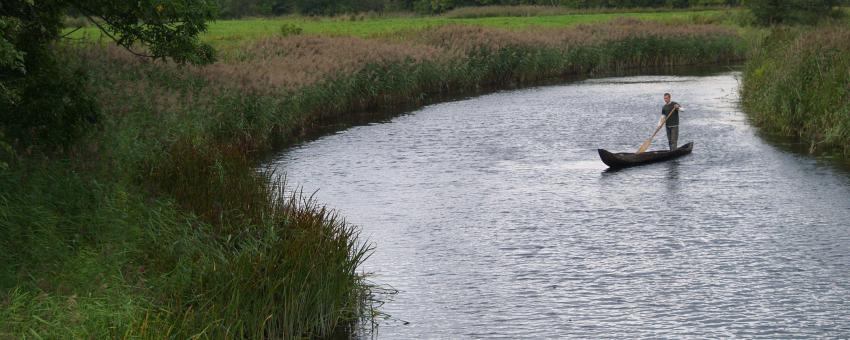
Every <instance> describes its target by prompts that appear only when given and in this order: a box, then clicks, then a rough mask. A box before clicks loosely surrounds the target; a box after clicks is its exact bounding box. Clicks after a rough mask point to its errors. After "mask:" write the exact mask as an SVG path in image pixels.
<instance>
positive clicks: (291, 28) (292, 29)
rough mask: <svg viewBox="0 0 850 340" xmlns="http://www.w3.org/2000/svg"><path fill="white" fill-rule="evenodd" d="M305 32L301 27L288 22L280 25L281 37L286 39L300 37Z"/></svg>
mask: <svg viewBox="0 0 850 340" xmlns="http://www.w3.org/2000/svg"><path fill="white" fill-rule="evenodd" d="M303 32H304V29H303V28H301V27H298V26H297V25H295V24H291V23H288V22H287V23H285V24H283V25H280V35H281V36H284V37H288V36H290V35H299V34H301V33H303Z"/></svg>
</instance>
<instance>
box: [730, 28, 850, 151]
mask: <svg viewBox="0 0 850 340" xmlns="http://www.w3.org/2000/svg"><path fill="white" fill-rule="evenodd" d="M742 102H743V106H744V109H745V110H746V112H747V113H748V114H749V116H750V117H751V118H752V120H753V121H754V122H755V123H756V124H757V125H759V126H760V127H761V128H762V129H763V131H766V132H768V133H771V134H778V135H782V136H788V137H795V138H798V139H799V140H800V141H802V142H804V143H807V144H809V145H810V147H809V150H810V152H815V151H832V150H835V151H839V152H843V153H844V154H845V155H847V154H848V152H850V28H848V27H847V26H846V24H841V25H828V26H823V27H819V28H777V29H774V30H773V32H772V33H771V34H770V35H768V36H766V37H765V38H764V39H763V41H761V42H760V43H759V44H758V47H757V48H755V49H754V50H753V51H752V56H751V57H750V58H749V61H748V62H747V64H746V68H745V70H744V77H743V90H742Z"/></svg>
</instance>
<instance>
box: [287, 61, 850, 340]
mask: <svg viewBox="0 0 850 340" xmlns="http://www.w3.org/2000/svg"><path fill="white" fill-rule="evenodd" d="M735 77H736V73H731V72H730V73H723V74H714V75H708V76H667V75H665V76H634V77H621V78H606V79H593V80H587V81H582V82H577V83H571V84H566V85H559V86H546V87H539V88H532V89H526V90H519V91H508V92H500V93H496V94H492V95H486V96H482V97H477V98H472V99H467V100H461V101H455V102H449V103H443V104H437V105H432V106H428V107H426V108H424V109H422V110H419V111H416V112H414V113H412V114H409V115H404V116H401V117H397V118H395V119H392V120H391V121H389V122H387V123H383V124H371V125H369V126H358V127H354V128H351V129H348V130H346V131H342V132H339V133H337V134H334V135H330V136H326V137H322V138H319V139H317V140H315V141H312V142H309V143H305V144H303V145H301V146H298V147H295V148H292V149H289V150H287V151H286V152H284V153H282V154H281V155H280V157H279V159H278V160H277V162H278V167H279V173H286V174H287V175H288V179H289V181H290V182H293V183H298V184H301V185H303V186H304V189H305V191H306V192H311V191H314V190H317V189H321V191H319V192H318V193H317V194H316V197H317V199H318V200H319V201H321V202H325V203H327V204H328V205H329V206H331V207H333V208H336V209H339V210H340V213H341V214H342V215H343V216H345V217H346V218H347V220H348V221H349V222H352V223H354V224H357V225H360V226H362V228H363V235H364V236H366V237H368V238H369V240H370V241H372V242H374V243H375V244H376V246H377V250H376V252H375V254H374V255H373V256H372V257H371V258H370V259H369V260H368V261H367V263H366V264H365V265H364V268H362V270H364V271H368V272H373V273H375V275H374V277H373V280H375V281H377V282H381V283H385V284H388V285H391V286H392V287H394V288H396V289H398V290H399V291H400V293H399V294H398V295H397V296H395V300H394V301H392V302H390V303H388V304H386V305H385V306H384V311H385V312H387V313H389V314H390V315H392V316H393V317H394V319H393V320H404V321H406V322H409V324H405V323H404V322H393V321H388V322H384V323H383V324H382V325H381V327H380V328H379V330H378V335H379V337H380V338H386V339H411V338H414V339H419V338H491V337H501V338H518V337H522V338H563V337H576V338H600V337H611V338H621V337H628V338H633V337H676V338H679V337H709V338H716V337H733V336H734V337H745V338H752V337H762V338H779V337H782V338H784V337H795V336H799V337H840V336H846V335H847V334H850V333H849V332H850V227H848V222H847V221H850V200H848V197H850V181H848V179H847V176H845V175H844V174H841V173H837V172H836V171H835V170H833V168H832V167H829V166H824V164H822V163H821V162H820V161H817V160H815V159H812V158H810V157H805V156H800V155H797V154H793V153H788V152H785V151H782V150H780V149H777V148H775V147H773V146H771V145H770V144H768V143H765V142H764V141H763V140H762V139H760V138H759V137H758V136H756V134H755V133H754V131H753V129H752V128H751V127H750V126H749V125H748V123H747V120H746V119H745V117H744V116H743V115H742V114H741V112H739V110H738V108H737V100H738V97H737V93H738V92H737V88H738V82H737V81H736V79H735ZM664 92H672V93H673V100H676V101H678V102H680V103H683V105H684V106H685V107H687V109H688V110H687V111H685V115H683V116H682V121H681V132H680V140H681V141H682V142H687V141H694V142H695V146H694V152H693V154H692V155H689V156H686V157H683V158H680V159H677V160H675V161H670V162H664V163H657V164H652V165H646V166H641V167H636V168H629V169H625V170H621V171H606V169H605V166H604V164H602V162H601V161H599V159H598V155H597V152H596V149H597V148H605V149H608V150H612V151H628V150H635V149H637V147H638V146H639V145H640V143H641V142H642V141H643V140H644V139H645V138H647V137H648V136H649V134H651V132H652V128H653V127H654V124H655V123H656V122H657V120H658V114H659V111H660V106H661V94H663V93H664ZM659 137H660V138H656V141H655V143H654V146H653V148H665V147H666V140H665V138H664V136H663V135H661V136H659Z"/></svg>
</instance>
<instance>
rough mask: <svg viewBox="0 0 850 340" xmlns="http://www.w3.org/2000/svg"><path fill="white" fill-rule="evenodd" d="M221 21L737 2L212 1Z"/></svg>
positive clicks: (733, 2) (728, 2)
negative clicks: (517, 7) (476, 8)
mask: <svg viewBox="0 0 850 340" xmlns="http://www.w3.org/2000/svg"><path fill="white" fill-rule="evenodd" d="M216 2H217V4H218V7H219V10H220V15H221V17H223V18H238V17H243V16H265V15H283V14H302V15H335V14H341V13H351V12H370V11H373V12H384V11H415V12H418V13H422V14H435V13H442V12H445V11H448V10H451V9H453V8H458V7H473V6H488V5H541V6H561V7H569V8H640V7H646V8H663V7H667V8H687V7H695V6H737V5H740V4H741V2H742V1H741V0H216Z"/></svg>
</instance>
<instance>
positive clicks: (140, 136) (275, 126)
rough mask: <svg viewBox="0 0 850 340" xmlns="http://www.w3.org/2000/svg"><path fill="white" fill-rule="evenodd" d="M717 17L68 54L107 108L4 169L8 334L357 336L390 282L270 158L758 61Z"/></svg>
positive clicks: (257, 39) (2, 247) (69, 47)
mask: <svg viewBox="0 0 850 340" xmlns="http://www.w3.org/2000/svg"><path fill="white" fill-rule="evenodd" d="M699 18H701V19H699V20H696V17H689V18H685V19H682V20H674V21H663V20H662V21H638V20H635V19H617V20H614V21H608V20H609V19H610V18H604V19H600V22H598V23H592V24H581V25H573V26H569V27H544V26H546V25H540V26H534V25H530V26H528V25H527V26H522V27H519V28H516V27H515V28H512V29H505V28H498V27H484V26H480V25H470V24H467V25H439V26H433V27H428V26H422V27H418V28H417V29H409V30H390V31H383V32H382V33H380V34H367V35H361V36H350V35H345V34H342V33H340V34H335V35H320V34H308V33H309V32H303V31H301V30H300V29H299V28H300V27H298V26H295V25H292V26H284V27H282V28H279V29H278V31H277V32H274V33H270V34H260V35H256V36H251V37H250V38H248V39H245V38H239V37H237V36H235V35H234V36H233V37H228V35H227V34H226V32H220V33H218V34H220V38H221V39H212V40H211V41H212V42H213V44H217V45H218V46H219V48H220V49H221V54H220V57H219V61H218V62H216V63H214V64H212V65H209V66H205V67H195V66H190V67H178V66H176V65H173V64H170V63H165V62H151V61H148V60H143V59H138V58H137V57H135V56H133V55H131V54H128V53H127V52H126V51H124V50H122V49H120V48H117V47H114V46H112V45H109V44H92V43H89V42H82V43H78V44H64V45H63V46H59V47H57V48H61V49H62V51H63V55H64V57H63V58H64V60H63V62H65V63H67V64H69V65H74V66H76V67H78V68H80V69H85V70H87V71H88V72H87V73H88V80H87V81H86V82H85V83H84V84H82V85H81V86H85V87H86V88H87V89H89V90H90V91H92V92H93V93H95V94H96V95H97V96H96V98H97V103H96V104H97V105H98V107H99V108H100V110H101V111H102V113H103V115H102V117H101V118H100V121H99V122H98V128H97V129H96V130H95V131H90V132H89V133H87V134H86V135H85V136H84V137H83V138H82V139H81V140H79V141H78V142H76V143H74V144H73V146H71V147H69V148H68V149H67V150H65V151H63V153H61V154H60V155H55V154H49V155H46V156H45V155H40V154H39V153H38V152H33V151H28V150H19V151H17V152H18V153H28V152H32V154H31V155H28V154H23V155H19V156H20V157H14V158H13V160H12V161H10V162H11V163H10V164H9V166H7V167H5V169H4V170H2V171H0V188H2V190H0V232H2V233H3V235H4V238H2V239H0V260H1V261H2V262H3V263H6V264H9V265H6V266H4V267H2V268H0V288H2V289H3V292H2V294H0V320H3V321H4V322H3V323H2V324H0V336H6V335H11V336H13V337H14V336H33V337H46V338H53V337H68V336H71V337H77V338H101V337H141V338H160V337H180V338H186V337H214V338H218V337H248V338H257V337H303V336H306V337H327V336H330V335H331V334H333V333H335V332H345V331H347V329H350V327H352V323H351V321H352V320H355V319H356V318H357V317H358V316H359V315H363V314H364V313H367V314H368V313H370V311H369V310H367V309H366V308H368V305H369V302H368V299H369V296H370V293H369V290H370V289H372V288H373V287H372V286H370V285H369V284H367V283H366V281H365V279H364V277H362V275H361V274H359V273H357V271H356V268H357V265H358V264H360V263H361V262H362V261H363V260H364V259H365V257H367V256H368V254H369V252H370V251H371V249H370V246H369V245H368V243H366V242H365V241H364V240H361V239H358V234H357V229H356V228H355V227H353V226H350V225H348V224H346V223H345V222H344V221H343V220H342V219H340V218H339V217H337V216H336V215H334V214H333V212H331V211H329V210H327V209H326V208H324V207H322V206H321V205H319V204H317V203H316V202H313V201H311V200H310V199H309V198H305V197H304V196H303V195H299V194H297V193H295V194H293V193H292V191H291V190H287V189H286V185H285V184H284V183H269V176H268V174H263V173H262V172H261V173H257V171H256V170H255V167H256V164H257V161H258V159H259V158H260V157H261V156H262V154H263V152H265V151H267V150H269V149H270V148H272V147H273V146H275V145H280V143H287V142H292V141H296V140H298V139H300V138H303V137H304V136H306V135H309V134H311V133H314V132H315V131H317V130H319V129H323V128H324V127H326V126H327V125H329V124H336V123H338V122H344V121H346V120H347V119H348V118H349V117H351V116H353V115H355V114H357V113H358V112H366V111H384V110H398V109H403V108H409V107H411V106H416V105H422V104H425V103H428V102H431V101H434V100H437V99H438V98H440V97H441V96H444V95H460V94H475V93H481V92H485V91H491V90H495V89H501V88H512V87H518V86H525V85H530V84H536V83H539V82H541V81H546V80H549V79H558V78H564V77H569V76H574V75H588V74H595V73H600V72H608V71H617V70H624V69H630V68H639V67H650V66H673V65H690V64H708V63H711V64H715V63H728V62H734V61H738V60H741V59H742V58H744V56H745V54H746V51H747V43H746V42H745V40H744V39H743V38H742V37H741V35H740V33H739V29H737V28H735V27H730V26H728V25H715V24H696V23H693V22H694V21H700V22H704V21H718V22H720V21H722V19H719V18H714V19H711V20H705V18H706V17H699ZM517 19H521V20H533V19H534V18H517ZM409 20H414V19H409ZM542 21H545V20H542ZM340 25H344V24H340ZM825 30H830V29H825ZM832 30H836V31H840V29H832ZM342 31H344V30H342ZM830 32H831V31H830ZM830 34H832V33H830ZM835 34H844V33H835ZM836 37H838V35H837V36H836ZM824 39H825V38H824ZM845 41H846V40H845ZM821 45H824V46H829V45H828V41H823V42H822V44H821ZM821 45H818V46H821ZM812 46H814V45H812ZM776 50H778V49H772V48H769V47H765V50H764V51H762V52H758V53H755V54H754V59H753V60H768V57H761V56H769V55H771V54H772V53H776V52H774V51H776ZM844 51H846V50H844ZM838 55H840V54H839V53H837V52H836V56H838ZM759 58H765V59H759ZM836 58H844V57H836ZM841 60H845V61H846V59H841ZM752 62H753V63H755V61H752ZM755 65H757V64H748V66H747V71H746V73H747V76H746V77H745V87H747V86H750V85H748V84H750V83H749V82H750V80H747V79H746V78H747V77H749V74H754V75H757V76H762V77H767V76H770V75H771V74H772V73H770V72H773V68H763V70H762V71H758V70H759V69H760V68H761V67H758V66H755ZM845 65H846V64H845ZM771 67H773V66H771ZM776 67H777V68H776V69H777V70H779V69H781V67H780V66H776ZM757 71H758V72H757ZM845 71H846V68H845ZM845 74H846V73H845ZM753 79H758V78H757V77H756V78H753ZM765 79H769V78H765ZM845 79H846V78H845ZM765 81H769V80H765ZM751 93H754V92H752V91H751V89H745V96H744V97H745V98H744V99H745V101H747V100H749V99H748V97H750V96H751ZM844 98H846V96H845V97H844ZM845 104H846V102H845ZM747 105H749V104H747ZM845 107H846V106H845ZM845 112H846V111H845ZM4 150H7V151H5V152H9V153H13V152H15V151H12V150H11V149H9V148H6V149H4ZM24 156H26V157H24ZM367 316H368V315H367Z"/></svg>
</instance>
